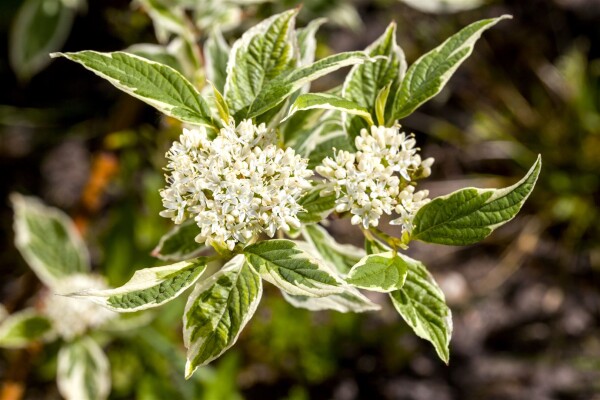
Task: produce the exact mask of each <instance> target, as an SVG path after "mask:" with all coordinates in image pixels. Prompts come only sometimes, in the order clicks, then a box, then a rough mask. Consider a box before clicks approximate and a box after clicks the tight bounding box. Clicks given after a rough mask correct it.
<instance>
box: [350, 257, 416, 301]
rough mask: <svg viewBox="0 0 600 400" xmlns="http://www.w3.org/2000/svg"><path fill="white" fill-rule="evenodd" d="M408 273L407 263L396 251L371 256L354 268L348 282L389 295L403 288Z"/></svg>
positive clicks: (363, 259)
mask: <svg viewBox="0 0 600 400" xmlns="http://www.w3.org/2000/svg"><path fill="white" fill-rule="evenodd" d="M407 271H408V266H407V263H406V262H405V261H404V259H403V258H402V257H400V256H399V255H398V254H397V253H396V252H394V251H388V252H385V253H379V254H370V255H368V256H365V257H364V258H362V259H361V260H360V261H359V262H358V263H357V264H356V265H354V266H353V267H352V269H351V270H350V272H348V276H347V277H346V282H348V283H349V284H351V285H354V286H356V287H359V288H362V289H368V290H373V291H375V292H383V293H387V292H391V291H394V290H397V289H400V288H402V286H403V285H404V281H405V280H406V274H407Z"/></svg>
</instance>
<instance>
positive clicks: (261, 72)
mask: <svg viewBox="0 0 600 400" xmlns="http://www.w3.org/2000/svg"><path fill="white" fill-rule="evenodd" d="M297 13H298V10H295V9H294V10H290V11H286V12H283V13H281V14H277V15H274V16H272V17H271V18H268V19H266V20H264V21H262V22H261V23H259V24H258V25H256V26H254V27H253V28H251V29H249V30H248V31H246V33H244V34H243V35H242V37H241V38H240V39H238V40H237V41H236V42H235V43H234V44H233V46H232V48H231V52H230V54H229V62H228V63H227V79H226V82H225V99H227V102H228V103H229V108H230V109H231V112H232V113H233V114H237V113H238V112H239V111H240V110H244V109H246V110H247V109H249V108H251V105H252V104H253V103H254V101H255V100H256V98H257V97H258V95H259V93H260V92H261V91H262V90H263V89H264V87H265V85H267V84H268V82H270V81H271V80H273V79H274V78H275V77H277V76H279V75H280V74H282V73H284V72H286V71H288V70H289V69H290V68H292V67H294V66H295V65H296V58H295V48H294V43H295V42H294V22H295V20H296V14H297ZM273 106H275V105H273ZM265 111H266V110H265ZM237 119H239V118H236V120H237Z"/></svg>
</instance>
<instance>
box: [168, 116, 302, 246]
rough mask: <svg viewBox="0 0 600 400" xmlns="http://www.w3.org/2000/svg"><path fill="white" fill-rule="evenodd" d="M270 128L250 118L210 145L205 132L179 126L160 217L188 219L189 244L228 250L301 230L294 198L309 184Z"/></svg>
mask: <svg viewBox="0 0 600 400" xmlns="http://www.w3.org/2000/svg"><path fill="white" fill-rule="evenodd" d="M276 140H277V138H276V136H275V132H274V131H273V130H269V129H267V128H266V126H265V124H261V125H259V126H256V125H254V124H253V123H252V121H251V120H245V121H242V122H241V123H240V124H239V125H237V126H235V124H233V123H231V124H229V125H228V126H226V127H224V128H223V129H221V130H220V132H219V133H218V134H217V136H216V137H215V138H214V139H213V140H210V139H209V138H208V135H207V132H206V130H205V129H204V128H197V129H191V130H190V129H184V130H183V134H182V135H181V137H180V139H179V142H175V143H173V146H172V147H171V149H170V150H169V151H168V152H167V155H166V156H167V158H168V159H169V162H168V164H167V167H166V170H167V171H168V172H169V174H168V175H167V177H166V179H167V187H166V188H165V189H163V190H162V191H161V193H160V194H161V196H162V198H163V205H164V207H165V210H164V211H162V212H161V213H160V215H162V216H163V217H167V218H171V219H172V220H173V221H174V222H175V223H176V224H179V223H181V222H183V221H184V220H185V219H187V218H193V219H194V220H195V221H196V223H197V224H198V227H199V228H200V233H199V235H198V236H197V237H196V241H198V242H200V243H207V244H209V245H213V246H215V247H227V248H229V249H230V250H232V249H233V248H234V247H235V245H236V243H246V242H248V241H249V240H250V239H252V238H253V237H254V236H255V235H256V234H258V233H261V232H262V233H266V234H267V235H268V236H270V237H273V236H274V235H275V232H276V231H277V230H278V229H282V230H284V231H288V230H290V229H291V228H292V227H294V228H296V227H299V226H300V221H299V220H298V218H297V216H296V215H297V214H298V212H300V211H302V207H301V206H300V205H299V204H298V199H299V198H300V197H301V196H302V195H303V194H304V193H305V192H306V190H307V189H309V188H310V187H311V185H310V182H309V181H308V180H307V178H309V177H310V176H311V175H312V171H311V170H309V169H307V165H308V160H306V159H304V158H302V157H300V156H299V155H297V154H296V153H295V152H294V150H293V149H291V148H287V149H285V150H284V149H280V148H278V147H277V146H276V145H275V143H276Z"/></svg>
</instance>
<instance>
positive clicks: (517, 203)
mask: <svg viewBox="0 0 600 400" xmlns="http://www.w3.org/2000/svg"><path fill="white" fill-rule="evenodd" d="M541 167H542V158H541V156H538V159H537V161H536V162H535V164H534V165H533V166H532V167H531V169H530V170H529V172H528V173H527V175H525V177H524V178H523V179H521V180H520V181H519V182H517V183H516V184H514V185H513V186H510V187H507V188H504V189H475V188H467V189H462V190H458V191H456V192H454V193H451V194H449V195H446V196H443V197H438V198H436V199H433V200H432V201H431V202H430V203H427V204H426V205H424V206H423V207H421V208H420V209H419V211H418V212H417V214H416V215H415V218H414V221H413V223H414V225H415V228H414V229H413V231H412V233H411V239H416V240H421V241H423V242H428V243H438V244H448V245H455V246H464V245H468V244H473V243H476V242H478V241H480V240H483V239H484V238H485V237H486V236H488V235H489V234H490V233H492V231H493V230H494V229H496V228H498V227H499V226H501V225H503V224H505V223H506V222H508V221H510V220H511V219H513V218H514V217H515V215H517V213H518V212H519V210H520V209H521V207H522V206H523V203H525V200H526V199H527V197H529V195H530V194H531V191H532V190H533V187H534V186H535V182H536V181H537V178H538V175H539V173H540V169H541Z"/></svg>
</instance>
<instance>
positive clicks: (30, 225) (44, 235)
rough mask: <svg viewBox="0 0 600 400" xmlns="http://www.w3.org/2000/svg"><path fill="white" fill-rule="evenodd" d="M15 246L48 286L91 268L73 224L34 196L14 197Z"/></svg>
mask: <svg viewBox="0 0 600 400" xmlns="http://www.w3.org/2000/svg"><path fill="white" fill-rule="evenodd" d="M11 201H12V205H13V208H14V211H15V220H14V229H15V246H16V247H17V249H19V251H20V252H21V255H22V256H23V258H24V259H25V261H27V264H29V266H30V267H31V269H33V271H34V272H35V274H36V275H37V276H38V278H40V280H41V281H42V282H44V283H45V284H46V285H47V286H49V287H53V285H54V283H56V282H57V281H58V280H59V279H60V278H63V277H65V276H68V275H72V274H75V273H78V272H87V271H89V269H90V265H89V263H90V261H89V254H88V251H87V248H86V246H85V243H84V242H83V239H82V238H81V236H80V235H79V232H77V228H76V227H75V224H74V223H73V221H72V220H71V219H70V218H69V217H68V216H67V215H66V214H65V213H63V212H62V211H60V210H59V209H57V208H54V207H48V206H46V205H44V204H43V203H42V202H41V201H40V200H38V199H36V198H34V197H26V196H22V195H20V194H16V193H15V194H12V195H11Z"/></svg>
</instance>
